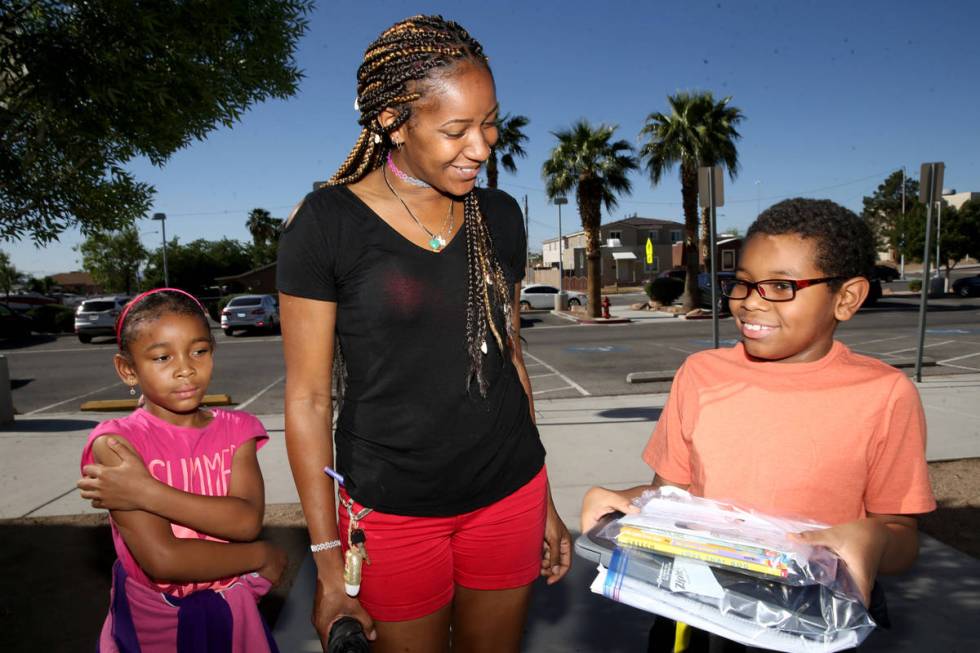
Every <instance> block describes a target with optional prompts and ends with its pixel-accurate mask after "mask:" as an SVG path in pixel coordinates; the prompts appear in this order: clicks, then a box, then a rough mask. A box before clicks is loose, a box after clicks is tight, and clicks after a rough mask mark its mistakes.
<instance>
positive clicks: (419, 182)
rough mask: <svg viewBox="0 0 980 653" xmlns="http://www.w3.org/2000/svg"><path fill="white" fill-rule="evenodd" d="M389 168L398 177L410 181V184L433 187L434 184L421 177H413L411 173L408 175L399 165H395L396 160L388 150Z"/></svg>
mask: <svg viewBox="0 0 980 653" xmlns="http://www.w3.org/2000/svg"><path fill="white" fill-rule="evenodd" d="M388 168H389V169H390V170H391V171H392V172H393V173H395V176H396V177H398V178H399V179H401V180H402V181H404V182H408V183H409V184H411V185H413V186H418V187H419V188H432V186H430V185H429V184H427V183H426V182H424V181H422V180H421V179H416V178H415V177H412V176H411V175H407V174H405V173H404V172H402V171H401V170H400V169H399V168H398V166H396V165H395V162H394V161H392V160H391V152H388Z"/></svg>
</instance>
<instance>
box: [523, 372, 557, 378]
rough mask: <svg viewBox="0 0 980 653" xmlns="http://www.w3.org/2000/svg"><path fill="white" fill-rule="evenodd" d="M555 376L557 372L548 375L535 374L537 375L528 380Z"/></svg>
mask: <svg viewBox="0 0 980 653" xmlns="http://www.w3.org/2000/svg"><path fill="white" fill-rule="evenodd" d="M554 375H555V372H548V373H547V374H535V375H533V376H529V377H527V378H529V379H540V378H543V377H545V376H554Z"/></svg>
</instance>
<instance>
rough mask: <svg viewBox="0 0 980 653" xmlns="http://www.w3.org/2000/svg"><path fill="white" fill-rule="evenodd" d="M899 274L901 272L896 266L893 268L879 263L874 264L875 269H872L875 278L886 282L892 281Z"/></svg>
mask: <svg viewBox="0 0 980 653" xmlns="http://www.w3.org/2000/svg"><path fill="white" fill-rule="evenodd" d="M900 276H901V273H900V272H899V271H898V268H894V267H892V266H890V265H882V264H880V263H879V264H878V265H876V266H875V270H874V277H875V279H878V280H880V281H885V282H888V281H894V280H895V279H898V278H899V277H900Z"/></svg>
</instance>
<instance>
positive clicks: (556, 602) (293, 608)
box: [0, 374, 980, 653]
mask: <svg viewBox="0 0 980 653" xmlns="http://www.w3.org/2000/svg"><path fill="white" fill-rule="evenodd" d="M918 387H919V392H920V394H921V396H922V400H923V404H924V405H925V410H926V416H927V423H928V426H929V444H928V451H927V457H928V459H929V460H930V461H935V460H949V459H956V458H966V457H980V402H978V401H977V398H978V396H980V374H964V375H957V376H943V377H931V378H927V379H925V380H924V381H923V382H922V383H921V384H919V385H918ZM665 401H666V395H665V394H662V393H661V394H645V395H626V396H604V397H597V396H580V397H578V398H572V399H543V398H542V399H538V400H537V401H536V402H535V408H536V411H537V416H538V424H539V427H540V430H541V436H542V439H543V441H544V443H545V447H546V448H547V450H548V470H549V476H550V480H551V487H552V492H553V494H554V498H555V502H556V505H557V507H558V510H559V512H560V513H561V515H562V517H563V518H564V519H565V521H566V523H568V524H569V525H570V526H575V525H576V524H578V520H579V511H580V505H581V503H580V502H581V499H582V495H583V494H584V493H585V491H586V490H587V489H588V488H589V487H591V486H592V485H604V486H607V487H629V486H632V485H637V484H640V483H645V482H649V481H650V478H651V472H650V470H649V469H648V468H647V467H646V465H645V464H644V463H643V462H642V461H641V460H640V451H641V450H642V447H643V445H644V444H645V442H646V440H647V438H648V437H649V435H650V433H651V431H652V429H653V427H654V425H655V423H656V420H657V419H658V418H659V415H660V410H661V408H662V407H663V405H664V402H665ZM108 417H109V415H104V414H88V413H78V412H60V413H45V414H37V415H32V416H19V417H18V418H17V420H16V422H15V423H14V424H13V425H12V426H11V427H8V428H4V429H2V430H0V443H2V446H3V452H4V455H3V456H2V457H0V518H11V517H24V516H32V517H41V516H53V515H65V514H80V513H87V512H93V509H92V508H91V507H90V506H89V505H88V504H87V503H86V502H84V501H82V500H81V499H80V498H79V497H78V496H77V492H76V491H75V489H74V482H75V480H76V478H77V473H78V471H77V470H78V458H79V452H80V451H81V447H82V444H83V442H84V441H85V438H86V437H87V434H88V432H89V431H90V429H91V428H92V427H93V426H94V425H95V424H96V423H97V422H98V421H99V420H102V419H106V418H108ZM260 418H261V419H262V421H263V423H264V424H265V425H266V428H267V429H268V430H269V433H270V436H271V442H270V444H269V446H267V447H265V448H264V449H263V450H262V452H261V453H260V463H261V465H262V470H263V474H264V476H265V480H266V500H267V502H268V503H270V504H274V503H294V502H296V501H297V500H298V499H297V495H296V491H295V488H294V486H293V482H292V476H291V474H290V471H289V465H288V462H287V460H286V452H285V443H284V440H283V427H284V420H283V416H282V415H281V414H267V415H260ZM922 540H923V545H922V552H921V555H920V558H919V562H918V564H917V565H916V567H915V569H913V570H912V571H911V572H909V573H908V574H905V575H904V576H902V577H897V578H886V579H884V581H883V583H884V585H885V587H886V590H887V593H888V600H889V607H890V611H891V615H892V619H893V621H894V622H895V626H894V628H893V629H892V630H891V631H880V632H876V633H875V634H874V635H872V637H871V638H870V639H869V641H868V643H867V644H866V646H865V647H864V648H862V650H866V651H876V652H877V651H922V650H937V651H963V652H966V651H971V652H972V651H975V650H976V642H978V641H980V621H978V620H977V619H976V614H978V610H980V561H978V560H976V559H974V558H972V557H970V556H967V555H965V554H962V553H959V552H957V551H955V550H953V549H951V548H949V547H947V546H945V545H943V544H941V543H939V542H937V541H935V540H933V539H932V538H930V537H928V536H924V535H923V537H922ZM593 577H594V569H592V568H590V565H589V564H588V563H585V562H584V561H582V560H577V561H576V564H575V565H574V566H573V571H572V572H571V573H570V575H569V577H568V578H566V579H565V580H564V581H563V582H561V583H559V584H558V585H557V586H555V587H547V586H545V585H543V584H540V585H539V586H538V587H537V588H536V590H535V594H534V598H533V600H532V606H531V612H530V616H529V621H528V627H527V636H526V640H525V650H527V651H531V652H534V653H543V652H551V651H624V652H625V651H641V650H645V648H644V647H645V641H646V636H647V631H648V630H649V627H650V624H651V620H652V617H651V616H650V615H649V614H646V613H643V612H640V611H638V610H634V609H632V608H628V607H626V606H623V605H618V604H615V603H614V602H612V601H609V600H607V599H605V598H602V597H599V596H596V595H593V594H591V593H590V592H589V589H588V587H589V584H590V583H591V581H592V579H593ZM312 591H313V567H312V560H310V559H307V560H306V561H305V562H304V565H303V567H302V568H301V570H300V574H299V576H298V578H297V580H296V582H295V584H294V586H293V589H292V591H291V593H290V596H289V599H288V601H287V603H286V605H285V607H284V609H283V612H282V613H281V615H280V618H279V621H278V623H277V626H276V630H275V635H276V638H277V640H278V642H279V645H280V648H281V650H283V651H318V650H319V649H318V648H316V646H317V643H316V639H315V635H314V633H313V631H312V628H311V626H310V623H309V610H310V606H311V605H312Z"/></svg>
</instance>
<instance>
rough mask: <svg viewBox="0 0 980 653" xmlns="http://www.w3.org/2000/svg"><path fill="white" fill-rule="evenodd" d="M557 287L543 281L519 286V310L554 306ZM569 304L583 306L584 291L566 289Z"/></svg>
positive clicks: (584, 299)
mask: <svg viewBox="0 0 980 653" xmlns="http://www.w3.org/2000/svg"><path fill="white" fill-rule="evenodd" d="M557 294H558V288H556V287H555V286H549V285H547V284H543V283H532V284H530V285H528V286H524V287H523V288H521V310H522V311H527V310H530V309H532V308H554V307H555V295H557ZM565 294H567V295H568V305H569V306H585V303H586V296H585V293H581V292H578V291H577V290H566V291H565Z"/></svg>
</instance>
